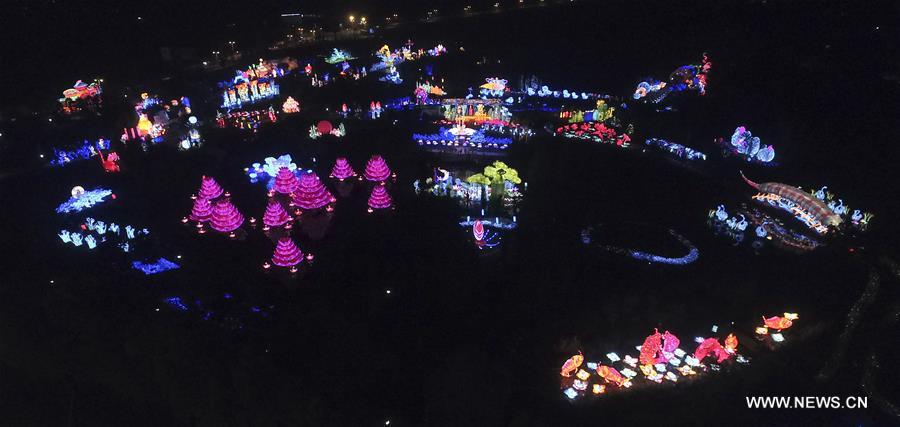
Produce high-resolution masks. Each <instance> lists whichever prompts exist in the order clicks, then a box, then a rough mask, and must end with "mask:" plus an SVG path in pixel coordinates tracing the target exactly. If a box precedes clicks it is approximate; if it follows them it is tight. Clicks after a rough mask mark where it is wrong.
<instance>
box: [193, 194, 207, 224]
mask: <svg viewBox="0 0 900 427" xmlns="http://www.w3.org/2000/svg"><path fill="white" fill-rule="evenodd" d="M210 217H212V203H210V201H209V199H206V198H203V197H198V198H196V199H194V207H193V208H192V209H191V216H190V218H191V221H196V222H207V221H209V219H210Z"/></svg>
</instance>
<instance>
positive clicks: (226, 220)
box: [210, 199, 244, 233]
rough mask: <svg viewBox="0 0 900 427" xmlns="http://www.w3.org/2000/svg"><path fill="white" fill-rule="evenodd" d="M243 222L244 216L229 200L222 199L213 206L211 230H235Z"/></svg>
mask: <svg viewBox="0 0 900 427" xmlns="http://www.w3.org/2000/svg"><path fill="white" fill-rule="evenodd" d="M243 223H244V216H243V215H241V213H240V212H238V210H237V208H236V207H234V205H233V204H231V200H228V199H222V200H219V201H217V202H216V205H215V207H214V208H213V212H212V218H211V219H210V225H211V226H212V228H213V230H216V231H219V232H222V233H229V232H232V231H234V230H237V229H238V227H240V226H241V224H243Z"/></svg>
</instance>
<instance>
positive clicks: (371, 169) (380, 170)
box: [365, 154, 391, 182]
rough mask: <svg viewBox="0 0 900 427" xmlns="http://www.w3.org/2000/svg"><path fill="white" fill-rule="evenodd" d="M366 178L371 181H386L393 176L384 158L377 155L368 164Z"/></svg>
mask: <svg viewBox="0 0 900 427" xmlns="http://www.w3.org/2000/svg"><path fill="white" fill-rule="evenodd" d="M365 176H366V179H368V180H369V181H375V182H379V181H384V180H386V179H388V177H390V176H391V169H390V168H388V165H387V163H386V162H385V161H384V158H382V157H381V156H379V155H377V154H376V155H374V156H372V158H370V159H369V161H368V162H366V172H365Z"/></svg>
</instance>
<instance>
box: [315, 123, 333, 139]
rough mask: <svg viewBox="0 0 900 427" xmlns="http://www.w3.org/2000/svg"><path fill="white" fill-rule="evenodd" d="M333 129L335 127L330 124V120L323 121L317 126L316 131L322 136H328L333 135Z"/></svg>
mask: <svg viewBox="0 0 900 427" xmlns="http://www.w3.org/2000/svg"><path fill="white" fill-rule="evenodd" d="M333 128H334V126H332V125H331V122H329V121H328V120H322V121H320V122H319V123H317V124H316V131H317V132H319V134H321V135H327V134H329V133H331V130H332V129H333Z"/></svg>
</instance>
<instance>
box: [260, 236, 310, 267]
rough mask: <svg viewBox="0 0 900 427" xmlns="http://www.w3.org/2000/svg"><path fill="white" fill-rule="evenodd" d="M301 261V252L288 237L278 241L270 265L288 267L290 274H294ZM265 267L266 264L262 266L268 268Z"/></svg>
mask: <svg viewBox="0 0 900 427" xmlns="http://www.w3.org/2000/svg"><path fill="white" fill-rule="evenodd" d="M302 261H303V251H301V250H300V248H298V247H297V245H296V244H295V243H294V241H293V240H291V238H290V237H282V238H280V239H278V244H277V245H276V246H275V253H274V254H272V264H275V265H277V266H279V267H290V269H291V273H295V272H297V264H300V263H301V262H302ZM267 265H268V263H266V264H263V268H268V267H267Z"/></svg>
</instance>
